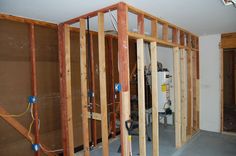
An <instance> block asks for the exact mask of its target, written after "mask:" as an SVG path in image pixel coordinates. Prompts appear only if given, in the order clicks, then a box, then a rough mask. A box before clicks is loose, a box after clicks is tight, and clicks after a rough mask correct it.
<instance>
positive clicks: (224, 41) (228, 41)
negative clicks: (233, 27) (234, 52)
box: [221, 33, 236, 49]
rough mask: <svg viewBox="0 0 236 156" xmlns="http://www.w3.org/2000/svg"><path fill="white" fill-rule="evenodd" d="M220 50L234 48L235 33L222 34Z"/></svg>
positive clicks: (235, 44)
mask: <svg viewBox="0 0 236 156" xmlns="http://www.w3.org/2000/svg"><path fill="white" fill-rule="evenodd" d="M221 48H223V49H224V48H236V33H226V34H222V35H221Z"/></svg>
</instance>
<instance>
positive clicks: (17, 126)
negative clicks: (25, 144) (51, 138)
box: [0, 106, 56, 156]
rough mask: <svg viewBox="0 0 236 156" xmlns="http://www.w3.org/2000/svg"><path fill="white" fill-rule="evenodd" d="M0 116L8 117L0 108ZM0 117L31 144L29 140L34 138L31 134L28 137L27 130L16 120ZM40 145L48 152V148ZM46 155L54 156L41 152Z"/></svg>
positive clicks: (54, 155) (53, 155)
mask: <svg viewBox="0 0 236 156" xmlns="http://www.w3.org/2000/svg"><path fill="white" fill-rule="evenodd" d="M0 114H6V115H8V114H9V113H8V112H7V111H6V110H5V109H4V108H3V107H1V106H0ZM0 117H1V118H2V119H3V120H5V121H6V122H7V123H8V124H9V125H10V126H12V127H13V128H14V129H15V130H16V131H17V132H19V133H20V134H21V135H22V136H23V137H25V138H26V139H27V140H28V141H29V142H30V143H31V141H32V140H31V138H34V137H35V136H34V135H33V134H32V133H29V136H30V137H29V136H28V129H26V128H25V127H24V126H22V125H21V124H20V123H19V122H18V121H17V120H16V119H14V118H13V117H6V116H1V115H0ZM41 145H42V146H43V147H44V148H45V149H46V150H48V151H50V149H49V148H47V147H46V146H45V145H43V144H42V143H41ZM42 151H43V152H44V153H45V154H46V155H48V156H56V154H54V153H46V152H45V151H44V150H42Z"/></svg>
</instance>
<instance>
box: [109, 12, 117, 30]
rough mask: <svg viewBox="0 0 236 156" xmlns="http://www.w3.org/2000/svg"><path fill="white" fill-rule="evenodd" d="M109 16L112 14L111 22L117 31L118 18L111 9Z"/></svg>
mask: <svg viewBox="0 0 236 156" xmlns="http://www.w3.org/2000/svg"><path fill="white" fill-rule="evenodd" d="M109 16H110V19H111V24H112V26H113V28H114V29H115V31H116V32H118V29H117V20H116V18H115V16H114V15H113V14H112V12H111V11H110V10H109ZM114 21H115V22H116V25H115V24H114Z"/></svg>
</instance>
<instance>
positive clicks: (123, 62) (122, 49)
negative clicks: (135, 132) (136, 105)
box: [117, 3, 130, 156]
mask: <svg viewBox="0 0 236 156" xmlns="http://www.w3.org/2000/svg"><path fill="white" fill-rule="evenodd" d="M127 11H128V8H127V5H126V4H125V3H119V4H118V10H117V14H118V70H119V81H120V84H121V87H122V90H121V94H120V99H121V101H120V130H121V135H120V142H121V156H127V155H128V154H129V150H128V132H127V130H126V127H125V121H126V120H129V119H130V82H129V81H130V79H129V49H128V21H127V20H128V17H127V16H128V14H127Z"/></svg>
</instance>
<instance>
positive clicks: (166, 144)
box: [76, 124, 176, 156]
mask: <svg viewBox="0 0 236 156" xmlns="http://www.w3.org/2000/svg"><path fill="white" fill-rule="evenodd" d="M159 127H160V156H171V155H172V154H173V153H174V152H175V151H176V150H175V129H174V127H173V126H167V127H164V126H163V125H162V124H160V126H159ZM148 134H150V135H149V136H150V137H151V134H152V132H151V126H150V127H148ZM119 146H120V140H119V137H117V139H112V140H110V149H109V150H110V156H120V153H118V152H117V150H118V149H119ZM138 146H139V141H138V136H132V148H133V150H132V151H133V156H138V155H139V150H138V149H139V147H138ZM146 146H147V156H149V155H152V142H149V141H147V145H146ZM76 156H82V154H81V153H76ZM91 156H102V146H100V147H98V148H96V149H94V150H93V151H91Z"/></svg>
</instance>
